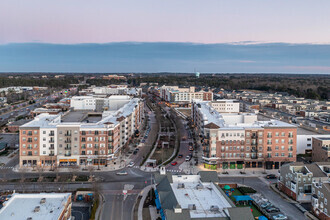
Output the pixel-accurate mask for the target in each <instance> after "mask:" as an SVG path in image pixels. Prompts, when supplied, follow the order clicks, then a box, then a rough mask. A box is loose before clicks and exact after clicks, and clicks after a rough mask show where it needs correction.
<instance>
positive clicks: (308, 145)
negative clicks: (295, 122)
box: [297, 134, 330, 154]
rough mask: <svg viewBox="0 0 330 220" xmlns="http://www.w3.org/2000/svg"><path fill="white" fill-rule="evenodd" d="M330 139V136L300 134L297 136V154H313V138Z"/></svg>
mask: <svg viewBox="0 0 330 220" xmlns="http://www.w3.org/2000/svg"><path fill="white" fill-rule="evenodd" d="M317 137H320V138H330V135H326V134H312V135H310V134H308V135H306V134H298V135H297V154H308V153H312V150H313V148H312V144H313V141H312V140H313V138H317Z"/></svg>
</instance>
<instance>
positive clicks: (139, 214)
mask: <svg viewBox="0 0 330 220" xmlns="http://www.w3.org/2000/svg"><path fill="white" fill-rule="evenodd" d="M153 187H154V185H149V186H147V187H145V188H144V189H143V190H142V192H141V193H140V195H141V196H142V198H141V200H140V203H139V204H138V205H139V208H138V220H143V214H142V213H143V204H144V201H145V200H146V198H147V196H148V193H149V191H150V190H151V189H152V188H153Z"/></svg>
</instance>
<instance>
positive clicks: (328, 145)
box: [312, 136, 330, 162]
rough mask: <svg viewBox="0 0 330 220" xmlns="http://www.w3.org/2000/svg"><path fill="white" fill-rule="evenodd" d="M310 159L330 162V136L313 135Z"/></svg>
mask: <svg viewBox="0 0 330 220" xmlns="http://www.w3.org/2000/svg"><path fill="white" fill-rule="evenodd" d="M312 148H313V150H312V161H314V162H319V161H320V162H321V161H323V162H328V161H329V162H330V137H321V136H320V137H313V143H312Z"/></svg>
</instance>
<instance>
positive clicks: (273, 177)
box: [266, 174, 277, 179]
mask: <svg viewBox="0 0 330 220" xmlns="http://www.w3.org/2000/svg"><path fill="white" fill-rule="evenodd" d="M276 178H277V177H276V175H275V174H268V175H267V176H266V179H276Z"/></svg>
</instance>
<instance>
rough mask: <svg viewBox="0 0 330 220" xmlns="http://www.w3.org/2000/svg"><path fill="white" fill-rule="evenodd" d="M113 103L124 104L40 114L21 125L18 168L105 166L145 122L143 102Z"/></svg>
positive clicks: (125, 100)
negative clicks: (105, 108)
mask: <svg viewBox="0 0 330 220" xmlns="http://www.w3.org/2000/svg"><path fill="white" fill-rule="evenodd" d="M115 101H117V102H120V103H121V101H123V103H122V104H120V105H117V104H116V103H117V102H116V103H115V104H114V105H113V106H112V107H111V110H107V111H103V112H89V111H69V112H67V113H65V114H58V115H50V114H40V115H38V116H36V117H35V118H34V120H33V121H31V122H29V123H26V124H24V125H22V126H21V127H20V131H19V135H20V137H19V138H20V141H19V142H20V166H21V167H24V166H41V167H54V166H70V165H87V164H88V165H89V164H94V165H106V164H108V161H109V160H110V159H111V158H113V157H114V156H115V155H116V154H118V153H119V150H120V149H121V148H122V147H123V146H125V145H126V144H128V142H129V141H130V140H131V138H132V137H133V136H134V134H135V132H137V131H138V130H139V129H140V127H141V125H142V122H143V119H144V102H143V100H142V99H139V98H130V99H126V98H125V97H124V100H119V99H116V100H115ZM111 102H112V101H110V106H111ZM71 103H72V102H71ZM115 107H116V108H115Z"/></svg>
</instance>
